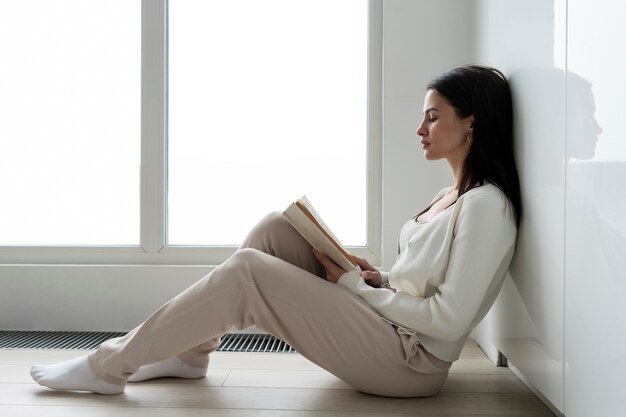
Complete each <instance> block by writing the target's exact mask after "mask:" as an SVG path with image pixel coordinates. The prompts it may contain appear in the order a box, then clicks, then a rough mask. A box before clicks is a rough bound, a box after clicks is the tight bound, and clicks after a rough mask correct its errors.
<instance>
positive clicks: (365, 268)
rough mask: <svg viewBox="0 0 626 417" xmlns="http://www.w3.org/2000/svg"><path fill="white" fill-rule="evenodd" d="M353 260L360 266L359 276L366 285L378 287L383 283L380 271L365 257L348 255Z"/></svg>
mask: <svg viewBox="0 0 626 417" xmlns="http://www.w3.org/2000/svg"><path fill="white" fill-rule="evenodd" d="M350 257H351V258H352V261H353V262H356V264H357V265H358V266H359V267H360V268H361V277H362V278H363V279H364V280H365V282H366V283H367V285H369V286H370V287H374V288H380V287H381V285H382V284H383V279H382V277H381V275H380V271H379V270H378V269H376V268H374V267H373V266H372V265H370V263H369V262H367V260H366V259H363V258H359V257H358V256H354V255H350Z"/></svg>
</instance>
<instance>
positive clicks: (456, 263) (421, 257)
mask: <svg viewBox="0 0 626 417" xmlns="http://www.w3.org/2000/svg"><path fill="white" fill-rule="evenodd" d="M444 192H445V189H444V190H442V191H441V192H439V193H438V194H437V196H436V197H435V199H434V200H433V201H436V200H438V199H439V198H441V196H442V195H443V194H444ZM411 222H412V223H413V224H410V223H411ZM410 223H407V225H409V224H410V227H411V228H414V229H415V230H413V231H412V232H413V233H412V236H410V237H409V238H408V239H407V241H406V245H404V244H401V245H400V250H401V252H400V254H399V255H398V259H397V260H396V263H395V264H394V265H393V267H392V268H391V270H390V271H389V273H388V274H383V277H384V278H383V279H384V280H385V281H387V280H388V283H389V285H390V286H391V287H393V288H395V289H396V292H393V291H390V290H389V289H387V288H373V287H370V286H369V285H367V284H366V283H365V280H364V279H363V278H362V277H361V276H360V275H359V272H358V271H352V272H346V273H345V274H343V275H342V276H341V278H340V279H339V281H338V283H339V284H340V285H342V286H344V287H347V288H349V289H350V290H352V291H353V292H354V293H356V294H357V295H358V296H360V297H361V298H363V299H364V300H365V301H366V302H367V303H368V304H370V305H371V306H372V307H373V308H374V309H375V310H376V311H377V312H378V313H379V314H380V315H381V316H382V317H383V318H385V319H386V320H388V321H391V322H392V323H394V324H395V325H397V326H398V328H399V330H401V331H402V332H408V333H411V334H415V335H416V337H417V339H418V341H419V342H420V343H421V344H422V345H423V346H424V348H426V350H428V351H429V352H430V353H432V354H433V355H435V356H436V357H438V358H439V359H441V360H444V361H448V362H454V361H455V360H457V359H458V358H459V355H460V353H461V349H462V348H463V345H464V344H465V341H466V340H467V337H468V336H469V334H470V332H471V331H472V329H473V328H474V327H475V326H476V325H477V324H478V323H479V322H480V320H482V318H483V317H484V316H485V314H487V312H488V311H489V309H490V308H491V305H492V304H493V302H494V301H495V299H496V296H497V295H498V292H499V291H500V288H501V286H502V283H503V282H504V278H505V276H506V275H507V274H508V269H509V264H510V262H511V258H512V257H513V252H514V250H515V240H516V236H517V227H516V225H515V219H514V217H513V214H512V208H511V207H510V205H509V202H508V200H507V198H506V196H505V195H504V194H503V193H502V191H501V190H500V189H499V188H498V187H496V186H495V185H492V184H489V183H488V184H485V185H483V186H480V187H476V188H474V189H472V190H470V191H468V192H467V193H465V194H463V195H462V196H460V197H459V198H458V200H457V201H456V203H454V204H452V205H451V206H450V207H448V208H446V209H445V210H443V211H442V212H440V213H438V214H437V215H436V216H435V217H433V218H432V219H431V220H429V221H426V222H415V220H413V219H412V220H411V221H410ZM407 225H405V226H407ZM407 227H409V226H407ZM407 232H408V231H407V230H405V231H404V233H402V232H401V233H400V236H401V237H404V238H405V239H406V237H407V236H408V235H407ZM400 243H404V242H400Z"/></svg>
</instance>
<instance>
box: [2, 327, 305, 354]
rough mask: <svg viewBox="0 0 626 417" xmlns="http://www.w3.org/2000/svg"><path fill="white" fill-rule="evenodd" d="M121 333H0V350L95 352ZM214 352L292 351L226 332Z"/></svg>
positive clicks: (267, 338)
mask: <svg viewBox="0 0 626 417" xmlns="http://www.w3.org/2000/svg"><path fill="white" fill-rule="evenodd" d="M125 334H126V333H124V332H53V331H8V330H3V331H0V349H96V348H97V347H98V346H100V344H101V343H102V342H104V341H105V340H107V339H111V338H113V337H119V336H123V335H125ZM217 351H218V352H284V353H295V349H294V348H292V347H291V346H289V345H288V344H287V343H285V342H283V341H282V340H280V339H278V338H276V337H274V336H272V335H269V334H264V333H227V334H225V335H224V336H223V337H222V343H220V346H219V347H218V348H217Z"/></svg>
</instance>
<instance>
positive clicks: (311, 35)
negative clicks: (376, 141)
mask: <svg viewBox="0 0 626 417" xmlns="http://www.w3.org/2000/svg"><path fill="white" fill-rule="evenodd" d="M367 3H368V2H367V1H364V0H353V1H347V0H342V1H335V0H311V1H293V0H264V1H258V0H248V1H237V2H230V1H206V0H170V2H169V58H168V60H169V90H168V94H169V118H168V126H169V141H168V152H169V159H168V161H169V166H168V173H169V178H168V244H172V245H187V244H197V245H223V244H226V245H228V244H232V245H236V244H238V243H240V242H241V241H242V240H243V238H244V237H245V235H246V233H247V231H248V230H249V229H250V228H251V227H252V226H253V225H254V224H255V223H256V221H257V220H258V219H259V218H260V217H262V216H263V215H264V214H266V213H267V212H270V211H275V210H282V209H283V208H284V207H286V206H287V204H289V203H291V201H292V200H294V199H296V198H299V197H300V196H302V195H303V194H306V195H307V197H309V199H310V200H311V202H312V203H313V204H314V205H315V206H316V208H317V209H318V211H319V213H320V214H321V215H322V217H323V218H324V219H325V220H326V223H327V224H328V225H329V226H330V227H331V229H333V231H334V232H335V234H336V235H337V236H338V237H339V239H340V240H341V241H342V243H344V244H345V245H355V246H363V245H365V243H366V237H365V231H366V227H365V211H366V200H365V190H366V122H367V19H368V17H367V14H368V11H367Z"/></svg>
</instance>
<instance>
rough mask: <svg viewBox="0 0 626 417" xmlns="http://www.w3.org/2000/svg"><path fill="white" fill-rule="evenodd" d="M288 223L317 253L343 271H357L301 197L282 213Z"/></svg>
mask: <svg viewBox="0 0 626 417" xmlns="http://www.w3.org/2000/svg"><path fill="white" fill-rule="evenodd" d="M283 216H285V218H287V220H288V221H289V223H291V225H292V226H293V227H294V228H295V229H296V230H297V231H298V232H299V233H300V234H301V235H302V237H304V238H305V239H306V240H307V242H309V243H310V244H311V246H313V247H314V248H315V249H317V250H318V251H320V252H322V253H325V254H326V255H327V256H328V257H329V258H330V259H332V260H333V261H335V263H336V264H337V265H339V266H340V267H341V268H343V269H344V270H345V271H348V272H349V271H352V270H355V269H357V264H356V263H354V262H352V261H351V260H350V257H349V255H348V252H346V250H345V249H344V248H343V247H342V246H341V243H339V239H337V238H336V237H335V235H334V234H333V233H332V232H331V231H330V229H329V228H328V227H327V226H326V225H325V224H324V222H323V221H322V219H321V217H320V215H319V214H317V212H316V211H315V209H314V208H313V205H312V204H311V202H310V201H309V200H308V199H307V198H306V197H305V196H303V197H302V198H299V199H298V200H296V201H294V202H293V203H291V204H290V205H289V207H287V208H286V209H285V211H283Z"/></svg>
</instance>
